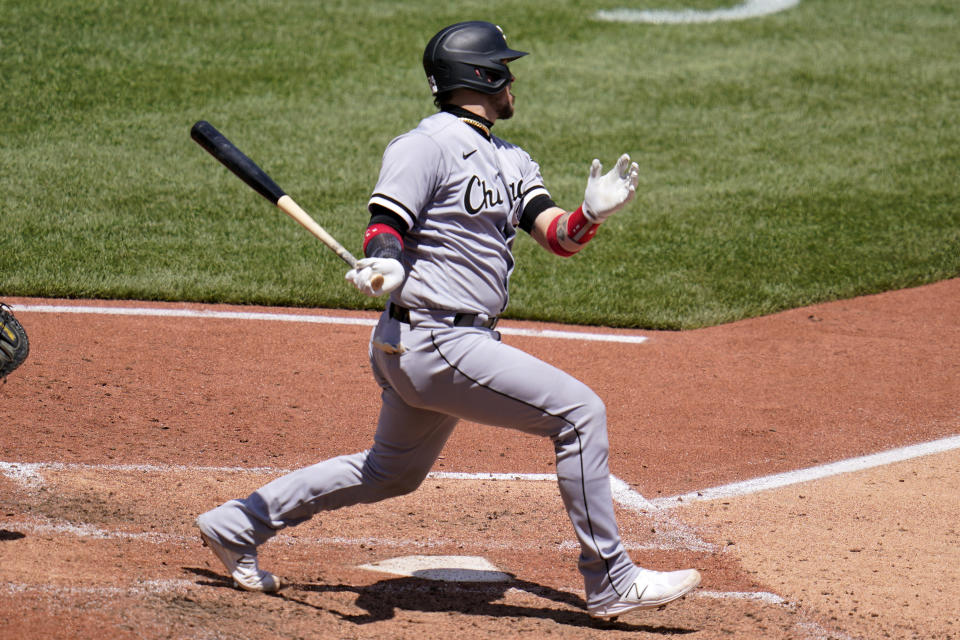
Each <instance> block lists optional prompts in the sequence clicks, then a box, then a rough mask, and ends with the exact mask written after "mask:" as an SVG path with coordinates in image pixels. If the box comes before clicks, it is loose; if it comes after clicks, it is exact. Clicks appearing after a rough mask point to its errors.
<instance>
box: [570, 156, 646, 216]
mask: <svg viewBox="0 0 960 640" xmlns="http://www.w3.org/2000/svg"><path fill="white" fill-rule="evenodd" d="M602 170H603V168H602V167H601V166H600V161H599V160H597V159H596V158H594V160H593V164H591V165H590V177H588V178H587V190H586V191H585V192H584V194H583V214H584V215H585V216H586V217H587V219H588V220H590V222H592V223H594V224H600V223H601V222H603V221H604V220H606V219H607V218H609V217H610V216H611V215H613V214H614V213H616V212H617V211H619V210H620V209H622V208H623V206H624V205H625V204H627V203H628V202H630V200H632V199H633V196H634V194H636V192H637V182H638V181H639V179H640V167H639V166H637V163H636V162H630V156H629V155H627V154H623V155H622V156H620V158H619V159H618V160H617V166H615V167H614V168H613V169H611V170H610V171H608V172H607V173H606V174H604V175H602V176H601V175H600V172H601V171H602Z"/></svg>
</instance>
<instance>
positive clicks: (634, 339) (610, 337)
mask: <svg viewBox="0 0 960 640" xmlns="http://www.w3.org/2000/svg"><path fill="white" fill-rule="evenodd" d="M16 311H17V312H18V313H19V312H24V313H84V314H95V315H115V316H141V317H160V318H198V319H211V318H212V319H218V320H254V321H269V322H297V323H304V324H330V325H347V326H363V327H373V326H375V325H376V324H377V320H376V319H373V318H357V317H344V316H327V315H321V314H296V313H271V312H261V311H213V310H209V309H161V308H153V307H93V306H87V305H51V304H32V305H29V304H24V305H17V306H16ZM497 331H499V332H500V333H502V334H504V335H512V336H523V337H530V338H554V339H558V340H583V341H585V342H616V343H622V344H642V343H644V342H646V341H647V337H646V336H637V335H620V334H613V333H593V332H586V331H585V332H579V331H559V330H556V329H522V328H519V327H504V326H502V325H500V326H498V327H497Z"/></svg>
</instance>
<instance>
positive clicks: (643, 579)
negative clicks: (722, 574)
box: [588, 569, 700, 620]
mask: <svg viewBox="0 0 960 640" xmlns="http://www.w3.org/2000/svg"><path fill="white" fill-rule="evenodd" d="M698 584H700V572H699V571H697V570H696V569H683V570H682V571H650V570H649V569H641V570H640V575H639V576H637V579H636V580H635V581H634V583H633V584H632V585H630V588H629V589H627V592H626V593H625V594H623V595H622V596H620V598H619V599H618V600H614V601H613V602H608V603H607V604H601V605H596V606H593V607H590V608H589V609H588V611H589V613H590V616H591V617H593V618H602V619H604V620H609V619H610V618H615V617H617V616H619V615H621V614H624V613H626V612H628V611H633V610H634V609H656V608H657V607H662V606H663V605H665V604H667V603H668V602H673V601H674V600H676V599H677V598H682V597H683V596H685V595H686V594H688V593H690V592H691V591H693V590H694V588H696V586H697V585H698Z"/></svg>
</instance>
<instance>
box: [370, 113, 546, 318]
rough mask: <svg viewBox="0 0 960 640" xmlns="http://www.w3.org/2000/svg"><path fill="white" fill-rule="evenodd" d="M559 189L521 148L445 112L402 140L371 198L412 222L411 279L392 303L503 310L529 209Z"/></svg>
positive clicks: (408, 246) (407, 240)
mask: <svg viewBox="0 0 960 640" xmlns="http://www.w3.org/2000/svg"><path fill="white" fill-rule="evenodd" d="M541 195H544V196H547V197H549V195H550V194H549V193H548V192H547V190H546V189H545V188H544V186H543V179H542V178H541V176H540V167H539V165H538V164H537V163H536V162H534V161H533V159H531V158H530V156H529V154H527V152H526V151H524V150H523V149H521V148H520V147H518V146H516V145H513V144H510V143H509V142H506V141H504V140H501V139H500V138H497V137H496V136H491V137H490V138H489V139H488V138H487V137H486V136H484V135H483V134H482V133H480V132H479V131H478V130H477V129H475V128H474V127H473V126H471V125H469V124H466V123H465V122H464V121H463V120H461V119H460V118H459V117H457V116H456V115H454V114H451V113H448V112H439V113H436V114H434V115H432V116H429V117H427V118H424V119H423V120H422V121H421V122H420V124H419V125H418V126H417V127H416V128H415V129H413V130H411V131H409V132H407V133H404V134H403V135H401V136H399V137H397V138H395V139H394V140H393V141H391V142H390V144H389V145H388V146H387V148H386V150H385V151H384V154H383V161H382V165H381V169H380V177H379V179H378V181H377V184H376V187H375V188H374V192H373V195H372V196H371V198H370V202H369V205H370V206H371V207H373V206H374V205H379V206H382V207H385V208H386V209H388V210H390V211H391V212H393V213H394V214H396V215H397V216H399V217H400V218H401V219H402V220H403V221H404V222H405V223H406V224H407V228H408V230H407V233H406V234H405V235H404V240H403V242H404V250H403V256H402V259H403V262H404V267H405V268H406V270H407V277H406V280H405V281H404V283H403V286H401V287H400V288H399V289H397V290H395V291H394V292H393V293H392V294H391V296H390V299H391V301H393V302H395V303H397V304H399V305H402V306H405V307H408V308H413V309H449V310H453V311H464V312H473V313H485V314H487V315H489V316H495V315H499V314H500V313H501V312H502V311H503V310H504V309H505V308H506V306H507V300H508V284H509V279H510V274H511V273H512V271H513V266H514V261H513V253H512V247H513V240H514V238H515V236H516V230H517V225H518V224H519V221H520V217H521V214H522V213H523V210H524V207H525V206H526V205H527V204H528V203H530V202H531V201H532V200H533V199H534V198H536V197H537V196H541Z"/></svg>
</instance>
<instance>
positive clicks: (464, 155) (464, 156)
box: [463, 149, 477, 160]
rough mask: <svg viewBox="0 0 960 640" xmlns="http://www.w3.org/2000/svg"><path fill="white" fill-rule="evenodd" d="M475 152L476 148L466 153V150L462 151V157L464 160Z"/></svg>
mask: <svg viewBox="0 0 960 640" xmlns="http://www.w3.org/2000/svg"><path fill="white" fill-rule="evenodd" d="M476 152H477V150H476V149H474V150H473V151H471V152H469V153H467V152H466V151H464V152H463V159H464V160H466V159H467V158H469V157H470V156H472V155H473V154H475V153H476Z"/></svg>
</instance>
